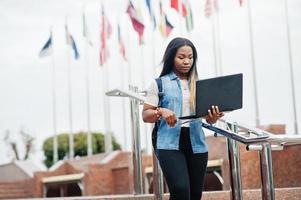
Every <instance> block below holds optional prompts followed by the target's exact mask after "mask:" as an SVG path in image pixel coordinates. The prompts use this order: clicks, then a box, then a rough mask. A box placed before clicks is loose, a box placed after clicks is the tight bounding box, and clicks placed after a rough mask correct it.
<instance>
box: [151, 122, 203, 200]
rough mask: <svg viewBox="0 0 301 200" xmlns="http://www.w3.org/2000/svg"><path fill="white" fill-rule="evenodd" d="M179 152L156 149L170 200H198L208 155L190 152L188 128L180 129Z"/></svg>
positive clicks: (200, 194) (200, 195)
mask: <svg viewBox="0 0 301 200" xmlns="http://www.w3.org/2000/svg"><path fill="white" fill-rule="evenodd" d="M179 149H180V150H162V149H157V157H158V160H159V162H160V166H161V168H162V171H163V174H164V177H165V179H166V182H167V185H168V189H169V192H170V200H200V199H201V197H202V191H203V185H204V178H205V174H206V168H207V161H208V153H207V152H206V153H196V154H194V153H193V152H192V148H191V142H190V136H189V128H185V127H182V129H181V135H180V142H179Z"/></svg>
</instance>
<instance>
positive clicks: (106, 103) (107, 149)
mask: <svg viewBox="0 0 301 200" xmlns="http://www.w3.org/2000/svg"><path fill="white" fill-rule="evenodd" d="M100 3H101V5H103V6H104V3H105V1H104V0H101V1H100ZM103 9H104V8H103ZM103 12H105V11H103ZM101 14H102V13H101ZM104 20H105V19H104ZM103 23H105V24H104V28H105V29H106V21H104V22H103ZM104 32H105V35H104V37H105V38H106V37H107V36H106V31H104ZM102 72H103V73H102V75H103V77H102V78H103V91H104V94H103V98H104V121H105V152H106V153H109V152H111V151H112V149H113V148H112V135H111V122H110V119H111V118H110V101H109V97H108V96H106V95H105V92H106V90H107V89H108V88H109V81H108V77H109V71H108V68H107V64H104V66H103V67H102Z"/></svg>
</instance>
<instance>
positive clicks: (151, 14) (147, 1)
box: [145, 0, 157, 29]
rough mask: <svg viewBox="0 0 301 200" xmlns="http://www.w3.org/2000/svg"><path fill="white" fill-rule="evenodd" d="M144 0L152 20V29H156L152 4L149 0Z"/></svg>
mask: <svg viewBox="0 0 301 200" xmlns="http://www.w3.org/2000/svg"><path fill="white" fill-rule="evenodd" d="M145 2H146V5H147V8H148V12H149V16H150V18H151V20H152V22H153V26H154V29H156V27H157V22H156V17H155V13H154V10H153V7H152V4H151V0H145Z"/></svg>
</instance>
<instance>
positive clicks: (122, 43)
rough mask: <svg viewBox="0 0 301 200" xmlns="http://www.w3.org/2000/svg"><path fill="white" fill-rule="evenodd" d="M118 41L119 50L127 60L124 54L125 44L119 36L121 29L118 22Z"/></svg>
mask: <svg viewBox="0 0 301 200" xmlns="http://www.w3.org/2000/svg"><path fill="white" fill-rule="evenodd" d="M118 43H119V52H120V53H121V55H122V57H123V59H124V60H125V61H127V58H126V54H125V46H124V42H123V39H122V36H121V30H120V26H119V24H118Z"/></svg>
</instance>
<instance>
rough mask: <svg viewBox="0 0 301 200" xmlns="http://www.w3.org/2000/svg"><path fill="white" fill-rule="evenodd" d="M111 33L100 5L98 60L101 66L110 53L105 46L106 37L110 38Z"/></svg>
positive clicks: (110, 27) (109, 25) (102, 7)
mask: <svg viewBox="0 0 301 200" xmlns="http://www.w3.org/2000/svg"><path fill="white" fill-rule="evenodd" d="M111 34H112V26H111V24H110V22H109V20H108V19H107V17H106V15H105V11H104V6H103V5H101V24H100V52H99V61H100V65H101V66H103V65H104V64H105V62H106V61H107V60H108V58H109V56H110V53H109V49H108V47H107V39H109V38H110V36H111Z"/></svg>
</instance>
